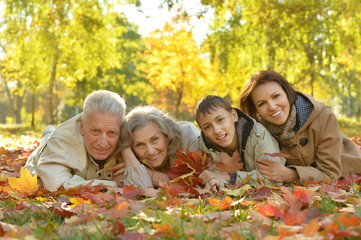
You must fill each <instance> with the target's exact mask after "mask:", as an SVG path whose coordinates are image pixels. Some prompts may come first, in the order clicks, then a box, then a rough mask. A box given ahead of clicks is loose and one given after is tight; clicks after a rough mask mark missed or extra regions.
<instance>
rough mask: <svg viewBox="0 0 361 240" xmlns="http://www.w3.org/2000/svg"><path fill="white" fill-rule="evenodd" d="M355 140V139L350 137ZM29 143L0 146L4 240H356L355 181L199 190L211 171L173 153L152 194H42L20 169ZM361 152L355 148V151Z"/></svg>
mask: <svg viewBox="0 0 361 240" xmlns="http://www.w3.org/2000/svg"><path fill="white" fill-rule="evenodd" d="M356 139H357V138H356ZM38 144H39V142H38V140H37V139H36V138H33V137H29V136H27V137H25V136H22V137H16V138H15V137H14V138H10V137H8V138H7V139H2V140H1V141H0V167H1V174H0V198H1V201H0V206H1V207H0V237H2V238H5V239H14V238H15V239H35V238H37V239H41V238H44V236H47V238H49V239H149V238H151V239H170V238H171V239H214V238H217V239H269V240H270V239H290V238H295V239H298V238H299V239H359V238H360V237H361V201H360V186H361V176H359V175H346V176H343V177H342V178H340V179H339V180H338V181H326V182H318V181H309V182H305V183H302V184H301V183H294V184H291V185H288V184H284V185H276V184H273V183H270V182H263V181H254V182H252V181H251V178H249V179H246V180H245V181H244V182H242V183H241V184H236V185H230V186H228V187H227V188H225V189H223V190H222V192H217V193H213V192H210V191H207V190H205V189H202V188H200V186H201V179H199V177H198V176H199V173H200V172H201V171H202V170H204V169H206V168H207V167H208V166H209V164H211V163H210V162H209V161H208V160H207V158H206V155H204V154H203V153H201V152H186V153H182V152H179V153H177V157H178V159H177V160H176V161H175V164H174V165H173V166H172V169H171V172H170V173H169V176H170V177H171V178H172V179H173V180H172V181H171V182H169V183H167V184H165V185H164V186H162V187H161V188H160V189H158V190H154V189H138V188H136V187H134V186H129V187H124V188H111V187H106V186H102V185H98V186H91V184H88V185H86V186H81V187H78V188H73V189H69V190H65V189H64V188H63V187H60V188H59V189H58V190H57V191H55V192H48V191H46V190H42V189H40V187H39V183H38V181H37V176H32V175H31V174H30V172H29V171H28V170H25V169H24V168H23V167H22V166H23V165H24V163H25V161H26V159H27V157H28V156H29V154H30V152H31V151H32V150H33V149H34V148H35V147H37V146H38ZM359 145H360V144H359Z"/></svg>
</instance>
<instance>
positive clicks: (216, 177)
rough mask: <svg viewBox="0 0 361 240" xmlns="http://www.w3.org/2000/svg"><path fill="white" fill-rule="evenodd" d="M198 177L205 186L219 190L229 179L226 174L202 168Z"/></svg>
mask: <svg viewBox="0 0 361 240" xmlns="http://www.w3.org/2000/svg"><path fill="white" fill-rule="evenodd" d="M199 177H200V178H202V179H203V184H204V185H205V188H207V189H211V190H212V191H219V190H220V189H221V188H223V187H225V183H226V182H229V181H230V176H229V175H228V174H225V173H217V172H212V171H209V170H204V171H203V172H202V173H201V174H200V175H199ZM214 187H216V188H214Z"/></svg>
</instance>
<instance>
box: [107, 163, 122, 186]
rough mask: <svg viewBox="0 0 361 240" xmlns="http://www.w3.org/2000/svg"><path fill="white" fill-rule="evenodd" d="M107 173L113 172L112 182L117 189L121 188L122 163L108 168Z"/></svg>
mask: <svg viewBox="0 0 361 240" xmlns="http://www.w3.org/2000/svg"><path fill="white" fill-rule="evenodd" d="M107 171H113V178H112V180H113V181H115V182H116V183H117V186H118V187H123V182H124V163H118V164H117V165H114V166H111V167H108V169H107Z"/></svg>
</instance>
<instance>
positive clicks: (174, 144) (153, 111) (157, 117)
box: [120, 106, 182, 155]
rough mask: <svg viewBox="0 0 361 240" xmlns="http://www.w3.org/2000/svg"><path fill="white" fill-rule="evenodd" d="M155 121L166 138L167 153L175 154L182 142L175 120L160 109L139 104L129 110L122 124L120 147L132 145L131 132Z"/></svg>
mask: <svg viewBox="0 0 361 240" xmlns="http://www.w3.org/2000/svg"><path fill="white" fill-rule="evenodd" d="M150 122H153V123H156V124H157V125H158V127H159V129H160V131H161V132H162V133H164V135H165V136H166V137H167V139H168V147H167V150H168V155H172V154H175V153H176V152H177V151H178V150H179V148H180V147H181V144H182V132H181V129H180V127H179V126H178V124H177V123H176V122H175V120H174V119H173V118H172V117H171V116H170V115H169V114H167V113H165V112H163V111H162V110H160V109H158V108H156V107H151V106H139V107H135V108H134V109H133V110H131V111H130V112H129V113H128V114H127V115H126V116H125V120H124V123H123V126H122V133H121V139H120V149H121V150H122V149H124V148H126V147H129V146H131V145H132V143H133V140H134V136H133V132H134V131H135V130H139V129H141V128H143V127H145V126H146V125H147V124H148V123H150Z"/></svg>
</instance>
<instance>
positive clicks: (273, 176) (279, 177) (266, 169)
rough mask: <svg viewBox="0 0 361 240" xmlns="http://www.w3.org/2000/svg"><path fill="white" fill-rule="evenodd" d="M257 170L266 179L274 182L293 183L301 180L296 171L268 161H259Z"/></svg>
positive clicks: (262, 159)
mask: <svg viewBox="0 0 361 240" xmlns="http://www.w3.org/2000/svg"><path fill="white" fill-rule="evenodd" d="M257 168H258V170H259V171H260V173H261V174H262V175H263V177H264V178H266V179H268V180H271V181H274V182H293V181H297V180H299V179H300V177H299V176H298V174H297V171H296V170H294V169H291V168H288V167H286V166H284V165H283V164H281V163H278V162H274V161H271V160H268V159H264V158H260V159H257Z"/></svg>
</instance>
